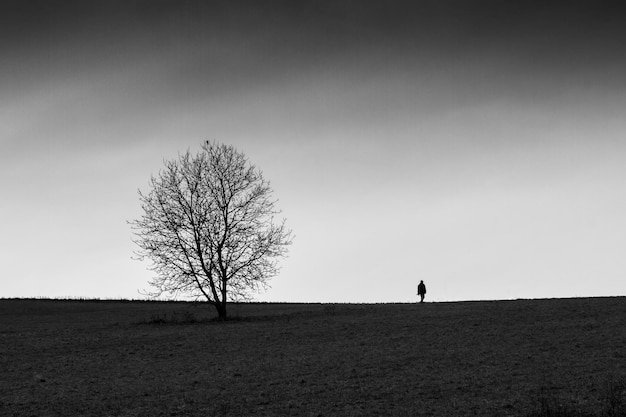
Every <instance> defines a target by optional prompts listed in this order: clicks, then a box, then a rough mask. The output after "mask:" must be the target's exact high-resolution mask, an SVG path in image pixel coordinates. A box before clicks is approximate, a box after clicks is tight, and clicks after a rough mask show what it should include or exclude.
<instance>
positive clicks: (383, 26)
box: [0, 0, 626, 302]
mask: <svg viewBox="0 0 626 417" xmlns="http://www.w3.org/2000/svg"><path fill="white" fill-rule="evenodd" d="M623 17H624V16H623V15H621V14H620V10H619V8H618V3H615V5H614V6H613V5H612V4H611V3H607V2H602V1H591V0H590V1H587V2H571V1H563V2H550V1H548V2H545V1H522V0H519V1H512V2H500V1H495V0H493V1H491V0H490V1H471V0H446V1H420V0H417V1H406V2H401V1H380V2H374V1H370V2H361V1H311V2H301V1H295V2H294V1H287V0H285V1H252V0H250V1H207V2H201V1H166V0H163V1H154V0H152V1H149V0H146V1H132V0H130V1H128V0H126V1H78V0H77V1H18V0H15V1H3V2H1V4H0V57H1V59H0V185H1V190H2V199H1V201H0V219H1V220H0V221H1V222H2V223H1V224H2V233H1V234H0V259H1V270H0V276H1V278H2V285H1V287H0V297H31V296H35V297H101V298H118V297H123V298H143V296H142V295H141V294H140V293H139V292H138V291H141V290H144V289H149V288H148V280H149V279H150V277H151V276H152V272H150V271H148V270H147V267H148V266H149V264H148V262H143V263H142V262H139V261H136V260H133V259H131V257H132V256H133V250H134V249H135V247H134V244H133V243H132V241H131V239H132V233H131V230H130V227H129V225H128V224H127V221H128V220H132V219H134V218H137V217H138V216H140V214H141V213H140V205H139V200H138V196H137V190H138V189H142V190H147V186H148V180H149V178H150V175H151V174H155V173H157V172H158V170H159V169H161V167H162V166H163V160H164V159H173V158H176V157H177V155H178V153H179V152H185V151H186V150H187V149H190V150H192V152H195V151H197V150H199V148H200V144H201V143H202V142H203V141H204V140H207V139H209V140H217V141H219V142H223V143H226V144H232V145H234V146H236V147H237V148H238V149H240V150H241V151H243V152H244V153H246V154H247V155H248V157H249V158H250V161H251V162H252V163H254V164H255V165H257V166H258V167H259V168H261V169H262V171H263V172H264V174H265V177H266V178H267V179H269V180H270V181H271V183H272V186H273V188H274V191H275V196H276V197H277V198H278V199H279V203H278V206H279V207H280V208H281V209H282V210H283V214H284V216H285V217H286V218H287V222H288V225H289V226H290V227H291V228H292V229H293V231H294V234H295V239H294V243H293V246H292V247H291V250H290V256H289V257H288V258H287V259H285V260H284V261H283V262H282V265H283V268H282V271H281V273H280V275H279V276H277V277H275V278H274V279H273V280H272V288H271V289H269V290H268V291H266V292H264V293H261V294H259V295H258V296H257V299H258V300H261V301H310V302H318V301H319V302H396V301H397V302H405V301H415V300H416V298H417V297H416V295H415V293H416V286H417V283H418V282H419V280H424V281H425V283H426V285H427V287H428V295H427V300H431V301H432V300H434V301H448V300H450V301H454V300H476V299H508V298H539V297H572V296H612V295H626V279H625V278H626V256H625V253H626V50H625V49H624V45H625V43H624V41H625V40H626V36H625V35H626V28H625V27H624V25H623V22H624V19H623Z"/></svg>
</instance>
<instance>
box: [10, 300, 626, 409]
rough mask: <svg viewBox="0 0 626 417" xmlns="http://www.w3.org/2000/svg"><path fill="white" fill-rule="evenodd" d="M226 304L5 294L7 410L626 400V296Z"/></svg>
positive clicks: (603, 405) (586, 405)
mask: <svg viewBox="0 0 626 417" xmlns="http://www.w3.org/2000/svg"><path fill="white" fill-rule="evenodd" d="M230 308H231V309H230V314H231V315H233V316H239V317H240V318H241V319H240V320H233V321H228V322H211V321H209V319H210V318H211V317H213V312H212V311H211V310H210V309H209V307H208V306H206V305H193V304H190V303H162V302H115V301H51V300H0V353H1V356H0V371H1V372H0V415H2V416H12V415H15V416H78V415H80V416H253V415H254V416H263V415H266V416H288V415H292V416H327V415H336V416H391V415H395V416H419V415H423V416H471V415H479V416H531V415H533V413H536V412H537V411H538V410H539V407H540V402H541V400H542V399H544V404H545V403H549V404H553V405H554V406H553V407H555V408H558V409H560V410H564V409H567V410H573V411H575V412H576V413H575V415H577V416H578V415H581V416H582V415H585V416H587V415H589V416H591V415H593V416H601V415H610V413H614V415H615V412H614V411H611V410H610V409H609V408H608V405H607V404H609V403H610V402H617V403H618V407H617V408H619V402H620V401H622V400H623V397H624V389H623V388H624V381H626V347H625V342H626V327H625V324H626V320H625V319H626V298H623V297H620V298H589V299H556V300H517V301H492V302H464V303H426V304H423V305H418V304H379V305H343V304H340V305H334V304H241V305H231V307H230ZM617 408H615V407H614V409H617ZM607 410H608V411H607ZM544 414H545V413H544ZM546 415H547V414H546ZM560 415H564V414H560ZM570 415H572V414H570Z"/></svg>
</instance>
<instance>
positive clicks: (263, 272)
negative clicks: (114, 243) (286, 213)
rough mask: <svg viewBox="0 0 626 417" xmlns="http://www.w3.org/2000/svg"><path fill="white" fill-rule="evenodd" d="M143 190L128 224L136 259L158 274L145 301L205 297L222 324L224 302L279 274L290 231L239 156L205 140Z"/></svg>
mask: <svg viewBox="0 0 626 417" xmlns="http://www.w3.org/2000/svg"><path fill="white" fill-rule="evenodd" d="M150 185H151V189H150V191H149V192H148V193H147V194H144V193H142V192H141V191H139V197H140V201H141V207H142V209H143V215H142V216H141V218H140V219H138V220H134V221H132V222H130V224H131V226H132V228H133V231H134V233H135V236H136V238H135V239H134V240H135V243H136V244H137V245H138V246H139V248H140V249H139V250H138V251H137V252H136V254H137V255H138V257H139V259H144V258H145V257H147V258H149V259H150V260H151V261H152V265H151V267H150V269H151V270H153V271H154V272H156V274H157V276H156V277H154V278H153V279H152V280H151V281H150V285H151V286H152V287H154V288H155V289H156V291H155V292H153V293H151V294H152V295H154V296H160V295H162V294H164V293H166V294H171V295H173V296H177V295H178V294H185V295H190V296H193V297H195V298H196V299H203V298H204V299H206V300H207V301H208V302H209V303H210V304H212V305H214V306H215V308H216V309H217V313H218V316H219V317H221V318H225V317H227V312H226V305H227V301H229V300H246V299H249V298H250V294H251V293H252V292H253V291H256V290H259V289H261V288H265V287H266V286H267V282H268V280H269V279H270V278H271V277H273V276H275V275H276V274H277V273H278V259H279V258H281V257H284V256H285V255H286V253H287V247H288V246H289V245H290V244H291V241H292V237H291V230H288V229H287V228H286V226H285V220H284V219H281V220H279V221H276V219H275V216H277V215H278V214H279V213H280V212H279V211H278V210H277V209H276V208H275V203H276V200H273V199H272V189H271V188H270V184H269V182H268V181H266V180H265V179H264V178H263V175H262V173H261V171H260V170H258V169H257V168H256V167H255V166H254V165H251V164H250V163H249V162H248V160H247V158H246V156H245V155H244V154H243V153H242V152H239V151H238V150H237V149H235V148H234V147H232V146H227V145H224V144H217V143H210V142H208V141H207V142H205V143H204V144H203V145H202V150H201V151H200V152H198V153H197V154H196V155H192V154H191V153H190V152H189V151H187V152H186V153H185V154H184V155H179V158H178V160H172V161H165V168H164V169H163V170H161V171H160V172H159V174H158V175H157V176H152V177H151V180H150Z"/></svg>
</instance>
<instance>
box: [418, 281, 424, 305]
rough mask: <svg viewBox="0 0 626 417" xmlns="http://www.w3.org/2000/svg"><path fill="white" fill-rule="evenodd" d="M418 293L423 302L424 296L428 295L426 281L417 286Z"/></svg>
mask: <svg viewBox="0 0 626 417" xmlns="http://www.w3.org/2000/svg"><path fill="white" fill-rule="evenodd" d="M417 295H419V296H420V303H423V302H424V297H425V296H426V285H425V284H424V281H420V283H419V285H418V286H417Z"/></svg>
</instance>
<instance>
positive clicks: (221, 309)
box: [214, 301, 227, 319]
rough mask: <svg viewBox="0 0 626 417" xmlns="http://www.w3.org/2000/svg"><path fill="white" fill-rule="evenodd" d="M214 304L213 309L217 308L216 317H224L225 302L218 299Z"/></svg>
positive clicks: (225, 315)
mask: <svg viewBox="0 0 626 417" xmlns="http://www.w3.org/2000/svg"><path fill="white" fill-rule="evenodd" d="M214 305H215V309H216V310H217V317H218V318H220V319H225V318H226V317H227V314H226V303H224V302H220V301H218V302H216V303H215V304H214Z"/></svg>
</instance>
